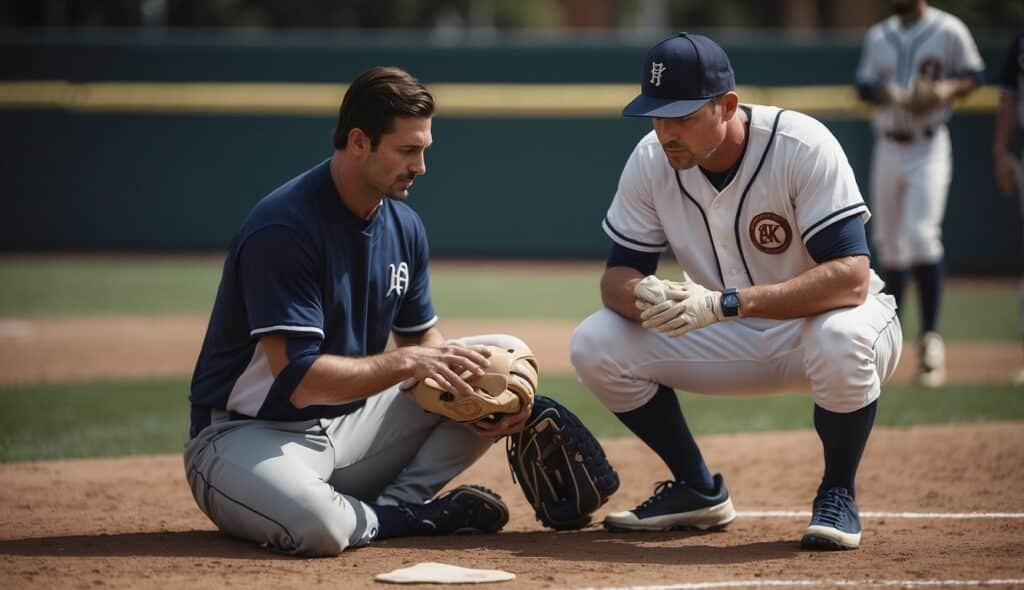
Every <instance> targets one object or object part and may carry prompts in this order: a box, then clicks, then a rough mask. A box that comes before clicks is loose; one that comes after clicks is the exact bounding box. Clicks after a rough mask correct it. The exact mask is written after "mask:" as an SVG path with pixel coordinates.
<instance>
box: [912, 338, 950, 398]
mask: <svg viewBox="0 0 1024 590" xmlns="http://www.w3.org/2000/svg"><path fill="white" fill-rule="evenodd" d="M917 383H918V385H920V386H922V387H929V388H934V387H942V385H944V384H945V383H946V344H945V343H944V342H943V341H942V336H940V335H939V333H938V332H925V333H924V336H922V337H921V372H920V373H918V375H917Z"/></svg>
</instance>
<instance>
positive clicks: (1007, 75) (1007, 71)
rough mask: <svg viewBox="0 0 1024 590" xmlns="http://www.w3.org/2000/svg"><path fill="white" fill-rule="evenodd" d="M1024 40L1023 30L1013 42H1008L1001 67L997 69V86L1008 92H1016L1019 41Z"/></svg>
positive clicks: (1018, 68)
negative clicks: (1007, 48)
mask: <svg viewBox="0 0 1024 590" xmlns="http://www.w3.org/2000/svg"><path fill="white" fill-rule="evenodd" d="M1022 40H1024V31H1021V32H1019V33H1017V36H1016V37H1014V39H1013V43H1011V44H1010V48H1009V50H1008V51H1007V52H1006V58H1005V59H1003V68H1002V69H1001V70H999V87H1000V88H1001V89H1002V90H1003V92H1006V93H1008V94H1013V95H1016V94H1017V84H1018V79H1019V77H1020V70H1021V68H1022V64H1021V47H1020V46H1021V42H1022Z"/></svg>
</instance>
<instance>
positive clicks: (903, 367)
mask: <svg viewBox="0 0 1024 590" xmlns="http://www.w3.org/2000/svg"><path fill="white" fill-rule="evenodd" d="M206 322H207V318H206V317H200V316H194V315H185V316H155V317H145V316H90V317H84V318H40V319H9V318H8V319H3V318H0V349H2V350H4V354H3V355H0V385H3V384H11V383H33V382H40V381H67V380H75V379H121V378H143V377H165V376H181V375H188V374H190V373H191V372H192V369H193V368H194V367H195V362H196V357H197V356H198V354H199V347H200V345H201V344H202V339H203V334H204V333H205V331H206ZM574 327H575V324H574V323H573V322H569V321H559V320H523V319H516V320H483V319H472V320H448V321H445V322H443V324H442V325H441V329H442V330H443V331H444V333H445V335H446V336H449V337H458V336H466V335H470V334H487V333H496V332H501V333H511V334H516V335H518V336H520V337H521V338H523V339H524V340H526V341H527V342H529V343H530V345H531V346H532V347H533V349H534V352H536V353H537V357H538V359H539V360H540V363H541V367H542V368H543V369H544V370H546V371H558V372H570V371H572V368H571V366H570V364H569V337H570V336H571V334H572V330H573V328H574ZM98 343H102V345H98ZM948 348H949V351H948V357H949V376H950V381H954V382H961V383H1006V382H1008V381H1009V380H1010V378H1011V376H1012V375H1013V372H1014V369H1015V368H1016V367H1018V366H1019V363H1020V359H1021V352H1020V344H1019V343H1018V342H978V341H953V342H949V343H948ZM916 366H917V348H916V346H915V345H913V343H911V342H908V343H907V345H906V346H904V348H903V358H902V359H901V361H900V366H899V370H898V372H897V374H896V381H903V382H905V381H907V380H909V379H910V378H911V376H912V375H913V373H914V368H915V367H916Z"/></svg>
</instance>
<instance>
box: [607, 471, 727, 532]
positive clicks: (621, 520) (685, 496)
mask: <svg viewBox="0 0 1024 590" xmlns="http://www.w3.org/2000/svg"><path fill="white" fill-rule="evenodd" d="M714 482H715V489H714V490H712V491H711V493H708V494H705V493H703V492H700V491H698V490H696V489H694V488H692V487H690V486H688V485H686V484H685V483H680V482H674V481H662V482H659V483H658V485H657V486H655V488H654V495H653V496H651V497H650V498H648V499H647V500H646V501H644V503H642V504H640V505H639V506H637V507H636V508H634V509H633V510H630V511H628V512H612V513H611V514H609V515H608V516H606V517H605V519H604V528H606V529H608V530H609V531H616V532H627V531H671V530H680V529H698V530H702V531H704V530H709V529H718V528H722V527H724V526H725V525H727V524H729V523H730V522H732V521H733V519H734V518H736V511H735V510H733V507H732V500H730V499H729V490H727V489H726V488H725V482H724V481H723V480H722V476H721V474H716V475H715V478H714Z"/></svg>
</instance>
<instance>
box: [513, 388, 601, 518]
mask: <svg viewBox="0 0 1024 590" xmlns="http://www.w3.org/2000/svg"><path fill="white" fill-rule="evenodd" d="M526 424H527V425H526V428H524V429H523V431H522V432H518V433H516V434H512V435H510V436H509V437H508V444H507V447H506V452H507V455H508V462H509V465H511V467H512V479H513V480H515V481H517V482H518V483H519V486H520V487H521V488H523V493H525V494H526V499H527V501H529V502H530V505H532V506H533V510H534V514H536V516H537V520H539V521H541V522H542V523H544V525H545V526H548V527H550V528H553V529H556V530H570V529H579V528H583V527H585V526H586V525H587V524H588V523H589V522H590V515H591V514H592V513H593V512H594V511H595V510H597V509H598V508H600V507H601V505H602V504H604V503H605V502H606V501H607V500H608V498H609V497H610V496H611V495H612V494H614V493H615V491H616V490H618V489H619V475H618V474H617V473H616V472H615V469H614V468H612V466H611V464H609V463H608V458H607V457H605V454H604V449H602V448H601V444H600V443H598V442H597V439H596V438H594V435H593V434H591V433H590V431H589V430H587V428H586V427H585V426H584V425H583V423H582V422H580V419H579V418H577V417H576V415H575V414H573V413H572V412H570V411H569V410H567V409H566V408H565V407H563V406H562V405H561V404H559V403H558V402H556V401H555V400H553V399H551V398H549V397H545V396H542V395H538V396H537V397H536V398H535V399H534V402H533V412H532V413H531V414H530V419H529V421H528V422H527V423H526Z"/></svg>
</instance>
